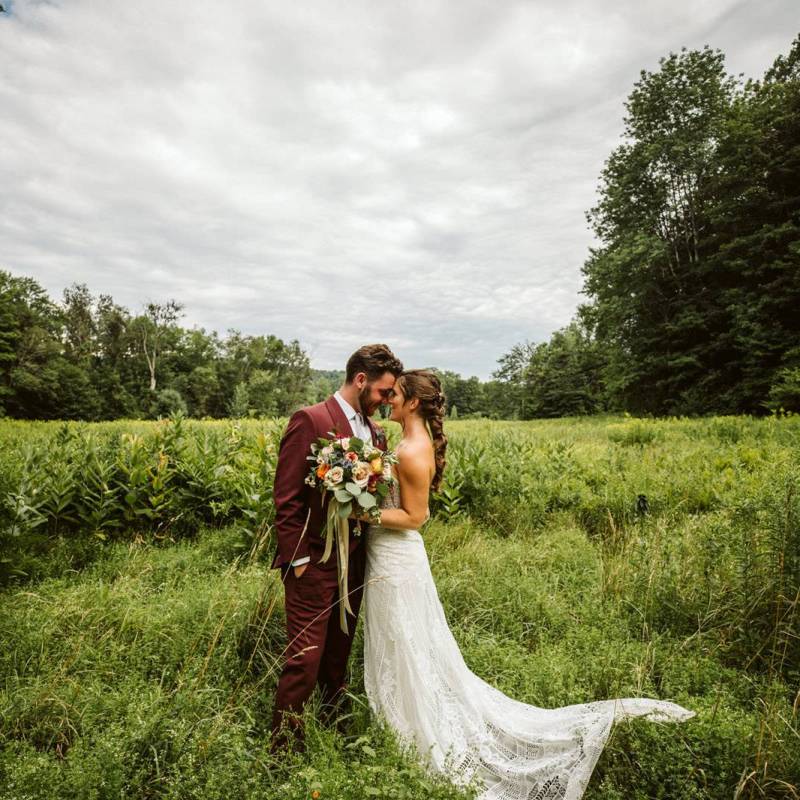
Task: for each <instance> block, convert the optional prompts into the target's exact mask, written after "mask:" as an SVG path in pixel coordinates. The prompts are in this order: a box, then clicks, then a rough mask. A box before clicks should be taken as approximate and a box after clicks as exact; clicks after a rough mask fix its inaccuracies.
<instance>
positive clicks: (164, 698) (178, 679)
mask: <svg viewBox="0 0 800 800" xmlns="http://www.w3.org/2000/svg"><path fill="white" fill-rule="evenodd" d="M390 427H392V431H391V433H392V436H393V437H395V438H396V436H397V431H396V430H395V429H394V427H393V426H390ZM279 432H280V423H274V422H270V421H266V422H258V421H248V422H245V423H241V424H232V423H190V422H187V421H185V420H173V421H172V422H167V423H160V424H153V423H149V424H148V423H133V424H131V425H128V426H126V425H125V424H122V423H110V424H105V425H92V426H86V425H67V426H62V425H59V424H23V423H9V422H5V423H0V436H2V438H3V444H4V447H3V449H2V455H0V459H2V461H3V463H4V464H7V465H8V467H9V469H8V471H7V472H4V473H3V475H2V478H1V479H0V480H2V481H3V482H4V483H3V487H2V488H3V491H4V494H3V499H4V503H5V505H4V509H5V510H4V512H3V514H4V516H3V517H2V525H3V527H2V531H3V533H2V539H0V544H2V545H3V548H4V549H3V553H2V557H3V558H4V559H6V561H5V570H6V571H5V573H4V574H5V582H6V585H5V588H4V589H3V591H2V592H1V593H0V639H2V641H3V643H4V647H3V649H2V651H0V677H1V678H2V680H1V681H0V797H8V798H37V799H38V798H56V797H58V798H62V797H74V798H84V797H97V798H106V797H109V798H110V797H136V798H139V797H152V798H156V797H158V798H161V797H170V798H171V797H175V798H177V797H197V798H213V797H226V798H227V797H230V796H237V797H238V796H241V797H264V798H284V797H291V798H294V797H311V793H312V792H313V791H318V792H320V793H321V797H323V798H325V797H331V798H334V797H335V798H363V797H370V796H374V797H387V798H393V797H397V798H400V797H406V798H412V797H413V798H427V797H436V798H438V797H445V796H447V797H461V796H467V795H468V794H469V793H465V792H459V791H457V790H455V789H454V788H452V787H450V786H449V785H448V784H447V783H446V781H443V780H442V779H441V778H433V777H431V776H429V775H426V774H425V772H424V771H423V770H422V769H421V768H420V767H419V766H418V763H417V761H416V759H415V758H414V757H413V754H408V753H404V752H403V751H402V749H401V748H400V747H399V746H398V744H397V742H396V741H395V740H394V737H393V736H392V734H391V732H389V731H386V730H384V729H383V728H382V727H381V725H380V723H379V722H378V721H377V720H375V719H373V718H372V716H371V715H370V713H369V711H368V708H367V704H366V699H365V697H364V695H363V684H362V662H361V655H360V636H361V632H360V629H359V632H358V634H357V637H358V640H357V641H356V643H355V646H354V654H353V658H352V661H351V686H352V690H353V693H354V712H353V714H352V716H351V717H350V718H349V719H348V720H346V721H345V733H344V734H343V735H339V734H336V733H334V732H333V731H331V730H328V729H325V728H323V727H321V726H320V725H319V724H318V723H316V721H315V719H314V712H315V707H314V704H313V703H312V705H311V707H310V708H309V709H308V716H309V722H308V725H309V748H308V752H307V754H306V755H305V756H304V757H302V758H299V757H296V758H291V757H287V758H285V759H282V760H281V761H280V762H275V761H274V760H273V759H272V758H271V757H270V756H269V753H268V750H267V741H268V728H269V722H270V716H271V709H272V701H273V696H274V688H275V682H276V679H277V672H278V669H279V663H280V653H281V649H282V647H283V645H284V637H283V616H282V615H283V612H282V589H281V586H280V584H279V581H278V577H277V575H276V573H274V572H272V571H270V570H269V569H268V568H267V561H268V557H269V555H270V554H271V550H272V532H271V528H270V521H271V513H272V511H271V505H270V502H271V501H270V500H269V488H270V482H271V474H272V473H271V470H273V469H274V459H275V452H276V451H275V447H276V445H277V439H278V436H279ZM131 435H135V436H136V437H138V439H133V438H131ZM448 435H449V436H450V441H451V448H450V451H449V454H448V462H449V464H448V471H447V482H446V484H445V486H444V487H443V489H442V492H441V493H440V494H439V495H438V496H437V498H436V500H435V504H434V505H435V517H434V520H433V521H432V522H431V523H429V525H428V526H427V527H426V528H425V529H424V535H425V539H426V546H427V548H428V553H429V556H430V558H431V565H432V569H433V572H434V576H435V578H436V582H437V586H438V589H439V593H440V597H441V599H442V602H443V604H444V607H445V611H446V613H447V616H448V620H449V621H450V625H451V627H452V629H453V632H454V634H455V636H456V638H457V640H458V641H459V644H460V646H461V648H462V650H463V653H464V656H465V659H466V661H467V663H468V664H469V665H470V667H471V668H472V669H473V671H475V672H476V673H477V674H479V675H480V676H481V677H483V678H484V679H485V680H487V681H489V682H491V683H492V684H494V685H496V686H498V687H499V688H500V689H502V690H503V691H505V692H507V693H508V694H510V695H511V696H513V697H515V698H517V699H520V700H523V701H525V702H529V703H534V704H536V705H538V706H544V707H552V706H558V705H566V704H570V703H577V702H584V701H588V700H594V699H600V698H606V697H624V696H631V695H638V696H651V697H661V698H666V699H671V700H675V701H676V702H679V703H681V704H682V705H685V706H687V707H689V708H692V709H694V710H695V711H697V716H696V717H695V718H694V719H692V720H690V721H688V722H686V723H683V724H681V725H666V724H657V723H651V722H647V721H643V720H636V721H632V722H628V723H624V724H622V725H619V726H617V727H616V728H615V729H614V732H613V734H612V737H611V740H610V741H609V743H608V745H607V747H606V750H605V752H604V754H603V756H602V757H601V760H600V762H599V764H598V766H597V769H596V771H595V774H594V776H593V779H592V781H591V783H590V786H589V789H588V791H587V795H586V796H587V798H593V799H595V800H597V799H598V798H602V799H603V800H617V798H642V800H643V799H644V798H656V797H661V798H715V799H716V798H732V797H737V798H748V799H750V798H752V799H753V800H754V799H755V798H761V797H768V798H773V797H774V798H796V797H798V796H800V788H799V787H800V723H799V721H798V709H799V707H800V693H799V690H800V649H798V629H799V628H800V625H799V624H798V592H800V499H799V494H800V471H799V470H798V463H800V462H798V458H797V457H798V454H800V424H798V420H797V419H796V418H789V419H775V418H770V419H763V420H756V419H749V418H716V419H709V420H658V421H654V420H631V419H627V418H597V419H586V420H553V421H543V422H535V423H488V422H480V421H464V422H458V423H455V424H451V425H450V426H449V427H448ZM93 448H94V452H95V453H96V456H92V455H91V454H92V452H93ZM137 454H138V455H137ZM92 458H95V461H94V462H93V461H92ZM37 459H38V460H37ZM137 459H139V461H137ZM137 463H138V464H142V465H144V466H143V467H142V469H143V474H144V475H145V476H146V480H145V479H143V480H141V481H140V482H139V483H136V481H135V480H132V479H127V480H128V481H129V483H127V484H126V482H125V481H126V479H125V478H124V477H123V476H124V475H126V474H131V469H132V468H131V464H137ZM45 464H46V465H47V466H44V465H45ZM91 464H94V467H93V468H94V469H109V470H113V477H112V478H111V479H110V481H109V480H106V481H105V483H106V485H108V486H110V487H114V488H113V496H114V500H113V507H112V510H111V511H110V512H108V513H107V514H105V515H103V514H101V513H100V511H98V504H99V501H98V500H96V499H94V500H93V499H92V498H93V497H95V496H96V495H92V494H91V493H90V492H89V491H88V489H87V488H86V487H87V486H88V485H90V484H89V480H90V479H88V478H87V477H86V476H87V475H91V471H90V470H89V469H88V466H87V465H91ZM221 466H227V467H228V468H227V469H224V470H220V469H219V468H220V467H221ZM59 470H62V471H60V472H59ZM125 470H128V472H127V473H126V472H125ZM159 470H160V472H159ZM159 474H160V475H161V477H162V478H163V483H160V484H159V483H158V480H159V478H158V476H159ZM58 476H61V477H58ZM64 476H67V477H64ZM91 485H93V486H95V487H97V486H102V485H103V484H102V482H99V483H94V484H91ZM129 485H130V486H134V485H136V486H139V487H140V488H139V490H137V491H139V494H137V495H136V497H135V498H133V499H126V498H125V496H124V494H123V491H124V490H125V489H127V488H129ZM26 487H27V488H26ZM36 487H40V490H39V491H38V492H34V491H33V490H34V489H35V488H36ZM58 487H61V488H58ZM65 487H66V488H65ZM70 487H71V488H70ZM241 487H245V488H241ZM95 491H96V488H95ZM248 492H249V493H250V494H251V497H250V499H249V500H248V499H247V498H248ZM254 494H258V495H259V497H258V500H253V498H252V495H254ZM20 495H23V496H25V497H32V498H34V499H35V500H36V502H37V503H41V505H39V506H37V508H38V509H39V513H40V514H41V516H42V517H43V518H44V519H43V520H42V521H39V522H37V524H34V525H28V524H27V523H26V522H25V519H24V517H20V512H19V506H18V505H16V506H15V505H14V503H15V502H16V501H15V500H14V498H16V497H19V496H20ZM59 497H60V498H62V500H63V499H64V498H68V502H61V503H59V502H57V498H59ZM154 497H155V498H156V502H154V500H153V498H154ZM158 497H162V503H161V505H159V502H158ZM54 498H56V499H54ZM87 498H88V499H87ZM642 498H644V500H642ZM81 504H83V505H81ZM28 505H31V504H28ZM100 507H101V506H100ZM81 509H82V510H81ZM144 511H152V512H153V513H152V514H150V513H137V512H144ZM248 512H250V513H251V514H254V515H255V516H251V515H250V514H248ZM82 514H86V515H92V514H94V516H93V517H92V516H87V517H84V516H81V515H82ZM126 515H128V516H126ZM31 519H32V520H33V521H34V522H36V521H37V520H38V517H36V516H32V517H31ZM87 519H90V520H92V522H91V523H90V522H88V521H87ZM98 519H99V520H106V524H105V525H100V524H99V523H98V522H97V520H98ZM108 520H112V521H114V522H113V524H112V523H111V522H108ZM15 526H16V527H15ZM99 534H103V535H102V536H101V535H99Z"/></svg>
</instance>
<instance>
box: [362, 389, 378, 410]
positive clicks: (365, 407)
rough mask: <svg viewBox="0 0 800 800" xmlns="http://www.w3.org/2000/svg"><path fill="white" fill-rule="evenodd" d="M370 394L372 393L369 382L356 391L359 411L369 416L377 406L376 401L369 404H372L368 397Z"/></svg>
mask: <svg viewBox="0 0 800 800" xmlns="http://www.w3.org/2000/svg"><path fill="white" fill-rule="evenodd" d="M371 394H372V387H371V386H370V385H369V384H367V385H366V386H365V387H364V388H363V389H362V390H361V391H360V392H359V393H358V404H359V405H360V406H361V413H362V414H363V415H364V416H365V417H371V416H372V414H373V413H374V411H375V409H376V408H377V407H378V405H377V403H376V404H375V405H374V406H371V404H372V400H371V398H370V395H371Z"/></svg>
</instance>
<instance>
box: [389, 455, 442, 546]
mask: <svg viewBox="0 0 800 800" xmlns="http://www.w3.org/2000/svg"><path fill="white" fill-rule="evenodd" d="M397 475H398V478H399V479H400V502H401V503H402V506H401V507H400V508H384V509H382V510H381V521H380V525H381V527H383V528H394V529H396V530H401V531H404V530H413V529H416V528H419V527H420V526H421V525H422V524H423V523H424V522H425V520H426V519H427V518H428V491H429V489H430V483H431V476H430V469H429V466H428V459H426V458H425V457H424V454H423V453H418V452H415V450H412V449H410V448H406V449H405V451H404V452H403V454H402V456H400V457H399V459H398V461H397Z"/></svg>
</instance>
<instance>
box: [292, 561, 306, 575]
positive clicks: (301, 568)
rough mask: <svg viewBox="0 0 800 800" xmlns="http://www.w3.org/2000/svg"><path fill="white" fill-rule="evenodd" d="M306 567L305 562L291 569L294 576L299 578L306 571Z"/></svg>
mask: <svg viewBox="0 0 800 800" xmlns="http://www.w3.org/2000/svg"><path fill="white" fill-rule="evenodd" d="M307 568H308V564H307V563H306V564H301V565H300V566H299V567H292V569H293V570H294V576H295V578H299V577H300V576H301V575H302V574H303V573H304V572H305V571H306V569H307Z"/></svg>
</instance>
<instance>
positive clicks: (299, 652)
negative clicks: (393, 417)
mask: <svg viewBox="0 0 800 800" xmlns="http://www.w3.org/2000/svg"><path fill="white" fill-rule="evenodd" d="M402 371H403V365H402V364H401V363H400V361H398V359H397V358H396V357H395V355H394V353H392V351H391V350H390V349H389V348H388V347H387V346H386V345H384V344H369V345H364V347H361V348H359V349H358V350H356V352H355V353H353V355H351V356H350V358H349V359H348V361H347V371H346V374H345V382H344V383H343V384H342V386H341V388H340V389H339V390H338V391H337V392H336V393H335V394H334V395H333V396H331V397H329V398H328V399H327V400H325V401H324V402H322V403H317V404H316V405H313V406H308V407H306V408H301V409H300V410H299V411H297V412H295V414H294V415H293V416H292V418H291V419H290V420H289V425H288V426H287V428H286V432H285V433H284V435H283V439H282V440H281V446H280V452H279V454H278V465H277V468H276V470H275V486H274V491H273V495H274V498H275V530H276V531H277V536H278V549H277V552H276V554H275V558H274V560H273V562H272V566H273V568H275V569H278V568H280V570H281V579H282V581H283V587H284V593H285V597H286V601H285V605H286V630H287V634H288V646H287V648H286V651H285V657H286V662H285V664H284V667H283V671H282V672H281V675H280V678H279V680H278V692H277V695H276V698H275V713H274V715H273V718H272V736H273V738H272V749H273V751H277V750H279V749H280V748H281V747H284V746H285V745H286V744H288V743H289V742H292V741H294V742H295V743H297V744H298V745H300V746H302V740H303V730H302V724H301V722H300V714H301V713H302V710H303V706H304V705H305V703H306V701H307V700H308V698H309V697H310V696H311V693H312V692H313V691H314V686H315V685H317V684H319V688H320V693H321V696H322V703H323V708H324V709H325V713H326V716H328V717H332V716H333V714H334V712H335V711H336V710H337V707H338V706H339V705H340V703H341V699H342V697H343V694H344V690H345V688H346V687H345V680H344V679H345V670H346V668H347V659H348V656H349V655H350V647H351V646H352V643H353V635H354V634H355V627H356V624H355V623H356V622H357V620H358V610H359V608H360V606H361V595H362V587H363V583H364V568H365V565H366V550H365V547H364V544H363V542H362V538H363V537H359V536H351V537H350V560H349V597H350V605H351V607H352V609H353V614H354V615H355V619H354V620H353V624H352V625H351V626H348V627H350V630H351V633H350V635H348V634H346V633H344V632H343V631H342V629H341V627H340V625H339V609H338V607H337V604H338V602H339V600H340V598H339V587H338V577H337V565H336V554H335V552H334V554H333V555H332V556H331V557H330V558H329V559H328V561H327V562H325V563H321V562H320V559H321V558H322V554H323V552H324V550H325V540H324V539H323V537H322V531H323V529H324V527H325V513H326V507H325V505H324V503H323V499H322V497H321V495H320V493H319V491H318V490H317V489H315V488H313V487H311V486H309V485H307V484H306V482H305V479H306V477H307V476H308V473H309V470H310V468H311V462H309V461H308V460H307V456H309V455H310V454H311V445H312V443H314V442H316V440H317V439H318V438H320V437H322V438H326V439H327V438H330V437H329V433H330V432H331V431H334V432H335V433H337V434H339V435H341V436H357V437H358V438H360V439H362V440H364V441H372V443H373V444H374V445H375V446H376V447H379V448H380V449H381V450H385V449H386V436H385V434H384V432H383V430H382V429H381V428H379V427H378V426H376V425H375V424H374V423H373V422H372V420H371V419H370V416H371V415H372V414H373V413H374V412H375V410H376V409H377V408H378V406H379V405H380V404H381V403H383V402H387V401H388V399H389V393H390V391H391V389H392V387H393V386H394V382H395V379H396V378H397V377H398V376H399V375H400V374H401V373H402ZM354 524H355V523H353V525H354Z"/></svg>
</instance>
